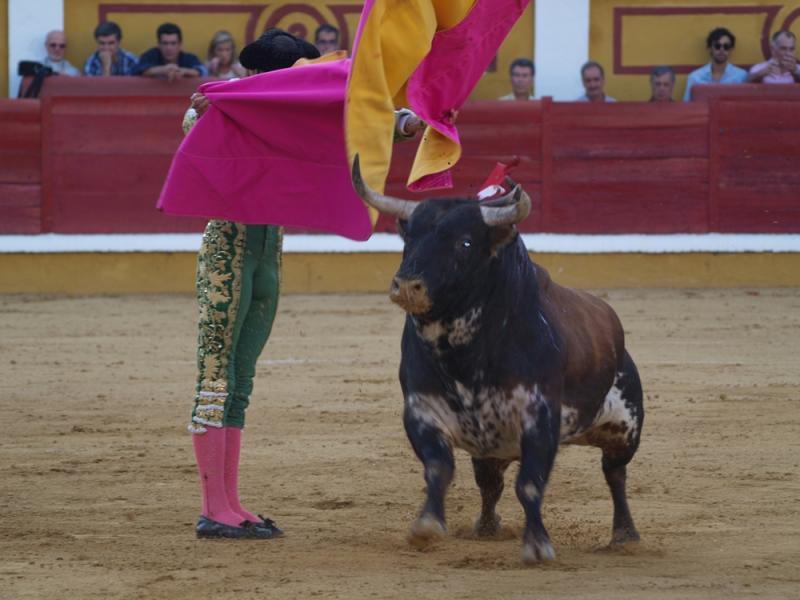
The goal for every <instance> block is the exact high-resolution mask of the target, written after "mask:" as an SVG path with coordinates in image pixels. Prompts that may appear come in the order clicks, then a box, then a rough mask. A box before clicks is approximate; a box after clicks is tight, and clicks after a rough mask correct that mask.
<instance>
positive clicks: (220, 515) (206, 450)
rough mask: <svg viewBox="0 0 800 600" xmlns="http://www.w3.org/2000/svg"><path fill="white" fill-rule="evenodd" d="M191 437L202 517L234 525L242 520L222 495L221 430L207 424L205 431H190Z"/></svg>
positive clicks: (222, 457)
mask: <svg viewBox="0 0 800 600" xmlns="http://www.w3.org/2000/svg"><path fill="white" fill-rule="evenodd" d="M192 440H193V443H194V456H195V458H196V459H197V471H198V473H199V475H200V486H201V488H202V490H203V516H205V517H208V518H209V519H211V520H212V521H217V522H218V523H224V524H225V525H232V526H234V527H238V526H239V525H240V524H241V522H242V520H243V519H242V517H241V516H240V515H239V514H238V513H236V511H234V510H231V506H230V504H228V497H227V495H226V494H225V430H224V429H220V428H217V427H208V431H206V432H205V433H195V434H192Z"/></svg>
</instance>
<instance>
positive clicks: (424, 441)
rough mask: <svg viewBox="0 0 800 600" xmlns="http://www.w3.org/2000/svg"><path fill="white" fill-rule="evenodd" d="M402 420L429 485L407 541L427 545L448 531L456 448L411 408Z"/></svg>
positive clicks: (416, 544) (414, 544) (421, 545)
mask: <svg viewBox="0 0 800 600" xmlns="http://www.w3.org/2000/svg"><path fill="white" fill-rule="evenodd" d="M403 420H404V425H405V428H406V434H407V435H408V439H409V441H410V442H411V446H412V447H413V448H414V452H415V453H416V454H417V457H418V458H419V459H420V460H421V461H422V464H423V465H424V466H425V483H426V484H427V491H426V498H425V504H424V505H423V507H422V511H421V512H420V515H419V517H417V519H416V520H415V521H414V522H413V523H412V524H411V531H410V532H409V536H408V541H409V543H410V544H411V545H413V546H418V547H424V546H426V545H428V544H430V543H432V542H435V541H436V540H438V539H440V538H442V537H443V536H444V534H445V516H444V497H445V494H446V493H447V488H448V486H449V485H450V482H451V481H452V480H453V473H454V472H455V461H454V459H453V449H452V447H451V446H450V443H449V442H448V441H447V438H446V437H445V436H444V435H443V433H442V432H441V431H439V430H438V429H436V428H435V427H434V426H432V425H430V424H428V423H426V422H424V421H423V420H422V419H420V418H419V417H418V416H416V415H414V414H413V412H412V411H409V410H406V413H405V416H404V419H403Z"/></svg>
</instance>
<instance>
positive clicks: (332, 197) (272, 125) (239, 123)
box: [158, 60, 372, 240]
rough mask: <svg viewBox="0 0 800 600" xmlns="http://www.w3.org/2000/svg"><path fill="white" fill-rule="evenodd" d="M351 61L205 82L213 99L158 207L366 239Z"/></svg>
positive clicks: (367, 224) (179, 157) (205, 90)
mask: <svg viewBox="0 0 800 600" xmlns="http://www.w3.org/2000/svg"><path fill="white" fill-rule="evenodd" d="M348 73H349V60H339V61H334V62H329V63H321V64H318V65H307V66H303V67H295V68H293V69H282V70H279V71H272V72H270V73H264V74H261V75H255V76H253V77H247V78H245V79H240V80H238V81H225V82H213V83H206V84H204V85H202V86H201V87H200V91H201V92H203V93H204V94H205V95H206V96H207V97H208V98H209V100H210V101H211V106H210V107H209V109H208V110H207V111H206V113H205V114H204V115H203V116H202V117H201V118H200V119H198V121H197V123H196V124H195V126H194V127H193V128H192V130H191V131H190V132H189V134H188V135H187V136H186V138H185V139H184V140H183V143H182V144H181V145H180V147H179V148H178V151H177V153H176V154H175V158H174V159H173V162H172V166H171V168H170V170H169V174H168V175H167V180H166V182H165V183H164V188H163V190H162V192H161V197H160V198H159V200H158V208H160V209H161V210H163V211H164V212H166V213H170V214H174V215H191V216H203V217H210V218H219V219H227V220H231V221H238V222H241V223H248V224H275V225H287V226H294V227H302V228H309V229H316V230H320V231H326V232H330V233H336V234H339V235H342V236H345V237H348V238H351V239H354V240H366V239H368V238H369V236H370V234H371V233H372V222H371V221H370V218H369V214H368V212H367V210H366V207H365V206H364V203H363V202H362V201H361V198H359V197H358V196H357V195H356V193H355V191H354V190H353V185H352V183H351V181H350V170H349V168H348V164H347V155H346V153H345V144H344V129H343V127H342V113H343V110H344V90H345V87H346V82H347V75H348Z"/></svg>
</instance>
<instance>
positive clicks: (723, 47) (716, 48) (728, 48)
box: [714, 42, 733, 51]
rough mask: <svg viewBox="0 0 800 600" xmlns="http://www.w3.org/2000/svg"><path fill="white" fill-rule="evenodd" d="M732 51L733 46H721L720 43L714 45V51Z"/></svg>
mask: <svg viewBox="0 0 800 600" xmlns="http://www.w3.org/2000/svg"><path fill="white" fill-rule="evenodd" d="M731 49H733V44H720V43H719V42H717V43H716V44H714V50H725V51H728V50H731Z"/></svg>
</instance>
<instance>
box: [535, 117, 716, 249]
mask: <svg viewBox="0 0 800 600" xmlns="http://www.w3.org/2000/svg"><path fill="white" fill-rule="evenodd" d="M550 132H551V133H550V135H551V139H552V142H551V146H550V154H551V155H552V174H551V176H550V177H549V178H547V179H546V181H547V183H546V186H545V191H544V195H545V202H546V203H548V207H547V208H548V210H547V215H548V218H547V219H546V220H545V222H544V224H543V225H544V227H543V228H544V230H546V231H557V232H577V233H668V232H702V231H707V228H708V225H707V218H706V199H707V197H708V159H707V156H708V107H707V106H706V105H703V104H683V103H675V104H670V105H656V104H649V103H637V104H627V103H626V104H622V103H618V104H592V105H587V104H585V103H564V104H561V103H557V104H553V106H552V113H551V124H550Z"/></svg>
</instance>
